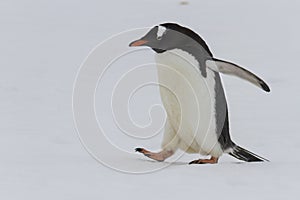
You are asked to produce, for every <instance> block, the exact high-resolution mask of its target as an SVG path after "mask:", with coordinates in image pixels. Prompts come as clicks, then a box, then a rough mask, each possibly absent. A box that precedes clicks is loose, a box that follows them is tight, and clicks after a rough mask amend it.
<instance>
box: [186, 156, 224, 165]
mask: <svg viewBox="0 0 300 200" xmlns="http://www.w3.org/2000/svg"><path fill="white" fill-rule="evenodd" d="M218 160H219V158H216V157H213V156H212V157H211V158H210V159H198V160H193V161H191V162H189V165H190V164H215V163H218Z"/></svg>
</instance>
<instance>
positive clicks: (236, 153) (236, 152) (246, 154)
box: [229, 145, 269, 162]
mask: <svg viewBox="0 0 300 200" xmlns="http://www.w3.org/2000/svg"><path fill="white" fill-rule="evenodd" d="M229 155H231V156H233V157H235V158H237V159H239V160H243V161H246V162H265V161H267V162H269V160H268V159H266V158H263V157H261V156H259V155H256V154H255V153H252V152H250V151H248V150H247V149H244V148H242V147H240V146H238V145H234V147H233V148H232V151H231V152H229Z"/></svg>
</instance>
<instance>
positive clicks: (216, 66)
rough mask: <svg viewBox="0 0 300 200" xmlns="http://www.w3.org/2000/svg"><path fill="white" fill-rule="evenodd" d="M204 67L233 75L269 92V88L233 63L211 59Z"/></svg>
mask: <svg viewBox="0 0 300 200" xmlns="http://www.w3.org/2000/svg"><path fill="white" fill-rule="evenodd" d="M206 66H207V67H208V68H209V69H211V70H213V71H215V72H220V73H223V74H228V75H233V76H237V77H239V78H241V79H244V80H247V81H249V82H250V83H252V84H254V85H256V86H258V87H260V88H261V89H263V90H264V91H266V92H270V88H269V86H268V85H267V84H266V83H265V82H264V81H263V80H262V79H261V78H259V77H258V76H256V75H255V74H253V73H252V72H250V71H248V70H246V69H244V68H242V67H240V66H238V65H236V64H234V63H231V62H228V61H224V60H219V59H216V58H212V59H210V60H207V61H206Z"/></svg>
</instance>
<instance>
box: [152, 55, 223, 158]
mask: <svg viewBox="0 0 300 200" xmlns="http://www.w3.org/2000/svg"><path fill="white" fill-rule="evenodd" d="M156 62H157V68H158V80H159V84H160V94H161V99H162V102H163V105H164V107H165V109H166V112H167V118H168V121H169V123H170V125H171V127H172V129H173V130H174V131H175V132H176V137H178V138H179V142H178V144H177V145H178V148H180V149H182V150H184V151H186V152H189V153H201V154H203V155H212V156H215V157H219V156H220V155H221V154H222V153H223V151H222V148H221V146H220V144H219V143H218V138H217V134H216V119H215V90H214V87H215V79H214V72H212V71H210V70H209V69H207V77H206V78H203V77H202V75H201V73H200V70H199V64H198V62H197V60H196V59H195V58H194V57H193V56H192V55H191V54H189V53H187V52H185V51H182V50H179V49H175V50H171V51H167V52H164V53H160V54H156ZM170 132H171V131H170V130H165V134H170ZM167 138H170V137H167Z"/></svg>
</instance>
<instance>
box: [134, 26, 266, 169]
mask: <svg viewBox="0 0 300 200" xmlns="http://www.w3.org/2000/svg"><path fill="white" fill-rule="evenodd" d="M129 46H130V47H140V46H145V47H150V48H151V49H152V50H153V51H154V52H155V60H156V64H157V72H158V82H159V84H160V88H159V90H160V96H161V100H162V103H163V106H164V108H165V110H166V115H167V119H166V123H165V127H164V135H163V141H162V145H161V147H162V150H161V151H159V152H152V151H149V150H147V149H145V148H136V149H135V150H136V151H137V152H140V153H142V154H144V155H145V156H147V157H149V158H151V159H153V160H156V161H164V160H165V159H167V158H169V157H170V156H172V155H173V154H174V153H175V152H176V151H177V150H178V149H181V150H182V151H184V152H186V153H193V154H199V155H203V156H207V157H208V158H205V159H196V160H193V161H191V162H189V164H206V163H209V164H215V163H218V160H219V158H220V157H221V156H222V155H223V154H224V153H227V154H229V155H231V156H233V157H235V158H237V159H239V160H242V161H246V162H262V161H268V160H267V159H266V158H263V157H261V156H259V155H256V154H254V153H252V152H250V151H248V150H246V149H245V148H243V147H240V146H238V145H237V144H235V143H234V142H233V141H232V139H231V137H230V130H229V114H228V105H227V99H226V96H225V92H224V87H223V84H222V80H221V77H220V74H227V75H232V76H237V77H239V78H241V79H243V80H246V81H248V82H250V83H252V84H254V85H255V86H257V87H259V88H261V89H262V90H264V91H266V92H270V88H269V86H268V85H267V84H266V83H265V82H264V81H263V80H262V79H261V78H259V77H258V76H256V75H255V74H254V73H252V72H250V71H248V70H246V69H245V68H243V67H241V66H239V65H237V64H235V63H232V62H229V61H225V60H221V59H218V58H215V57H214V56H213V54H212V52H211V51H210V49H209V47H208V45H207V44H206V42H205V41H204V40H203V39H202V38H201V37H200V36H199V35H198V34H197V33H195V32H194V31H192V30H191V29H189V28H187V27H183V26H181V25H179V24H176V23H163V24H159V25H156V26H154V27H153V28H151V29H150V31H149V32H148V33H146V34H145V35H144V36H143V37H142V38H140V39H138V40H135V41H133V42H131V43H130V44H129ZM164 85H166V86H168V87H164Z"/></svg>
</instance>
